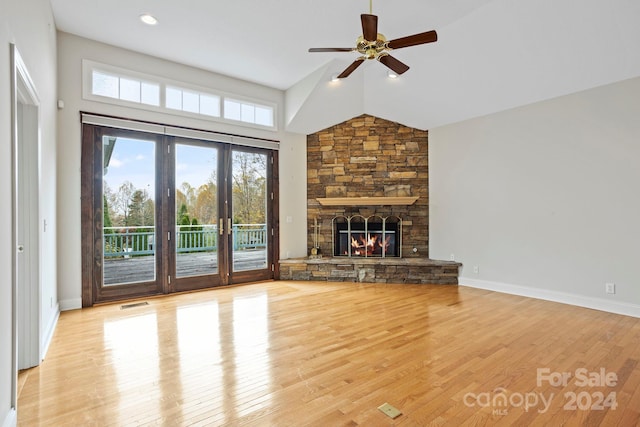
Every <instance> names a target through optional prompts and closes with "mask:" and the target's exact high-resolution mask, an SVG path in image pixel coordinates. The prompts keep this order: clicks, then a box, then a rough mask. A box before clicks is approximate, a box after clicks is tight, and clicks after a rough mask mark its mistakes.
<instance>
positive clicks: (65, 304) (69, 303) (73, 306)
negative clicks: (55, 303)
mask: <svg viewBox="0 0 640 427" xmlns="http://www.w3.org/2000/svg"><path fill="white" fill-rule="evenodd" d="M79 308H82V298H73V299H65V300H62V301H60V311H69V310H77V309H79Z"/></svg>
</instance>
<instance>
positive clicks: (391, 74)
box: [387, 70, 398, 79]
mask: <svg viewBox="0 0 640 427" xmlns="http://www.w3.org/2000/svg"><path fill="white" fill-rule="evenodd" d="M387 77H389V78H390V79H397V78H398V74H396V73H395V72H394V71H391V70H388V71H387Z"/></svg>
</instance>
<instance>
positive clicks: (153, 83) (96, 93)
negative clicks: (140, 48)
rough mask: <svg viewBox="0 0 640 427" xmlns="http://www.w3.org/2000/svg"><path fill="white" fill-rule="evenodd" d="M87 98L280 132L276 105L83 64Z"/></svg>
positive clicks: (90, 63)
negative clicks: (276, 122)
mask: <svg viewBox="0 0 640 427" xmlns="http://www.w3.org/2000/svg"><path fill="white" fill-rule="evenodd" d="M82 68H83V98H85V99H89V100H92V101H98V102H106V103H110V104H118V105H126V106H133V107H136V108H142V109H146V110H153V111H164V112H169V113H171V114H178V115H187V116H195V117H198V118H202V119H209V120H220V121H227V122H228V121H233V122H239V123H240V124H242V125H249V126H251V127H260V128H267V129H272V130H276V125H275V111H276V109H275V104H271V103H267V102H261V101H257V100H249V99H242V97H238V96H236V95H229V94H225V93H223V92H220V91H215V90H207V89H202V88H197V87H194V86H192V85H189V84H187V83H180V82H174V81H170V80H168V79H165V78H162V77H158V76H152V75H148V74H142V73H138V72H135V71H131V70H125V69H123V68H118V67H113V66H110V65H106V64H100V63H97V62H93V61H89V60H83V61H82Z"/></svg>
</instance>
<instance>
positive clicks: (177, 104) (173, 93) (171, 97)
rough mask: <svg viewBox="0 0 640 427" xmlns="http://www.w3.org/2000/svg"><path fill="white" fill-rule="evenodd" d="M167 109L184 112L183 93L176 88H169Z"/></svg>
mask: <svg viewBox="0 0 640 427" xmlns="http://www.w3.org/2000/svg"><path fill="white" fill-rule="evenodd" d="M166 103H167V105H166V107H167V108H173V109H174V110H182V91H181V90H180V89H176V88H174V87H167V100H166Z"/></svg>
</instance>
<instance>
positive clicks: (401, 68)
mask: <svg viewBox="0 0 640 427" xmlns="http://www.w3.org/2000/svg"><path fill="white" fill-rule="evenodd" d="M378 61H380V62H382V63H383V64H384V65H386V66H387V67H389V68H391V69H392V70H393V71H394V72H395V73H396V74H398V75H400V74H402V73H404V72H406V71H407V70H408V69H409V66H408V65H407V64H405V63H403V62H400V61H399V60H397V59H396V58H394V57H393V56H391V55H380V56H379V57H378Z"/></svg>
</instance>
